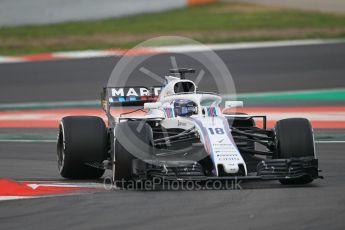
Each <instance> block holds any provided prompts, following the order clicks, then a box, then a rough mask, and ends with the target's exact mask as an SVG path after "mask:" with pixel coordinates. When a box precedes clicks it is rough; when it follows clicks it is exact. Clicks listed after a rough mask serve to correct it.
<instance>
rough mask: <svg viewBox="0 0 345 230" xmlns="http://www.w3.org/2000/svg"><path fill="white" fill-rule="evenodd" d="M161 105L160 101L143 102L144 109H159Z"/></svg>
mask: <svg viewBox="0 0 345 230" xmlns="http://www.w3.org/2000/svg"><path fill="white" fill-rule="evenodd" d="M161 106H162V103H161V102H150V103H149V102H147V103H145V104H144V109H159V108H160V107H161Z"/></svg>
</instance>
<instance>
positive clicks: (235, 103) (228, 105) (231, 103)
mask: <svg viewBox="0 0 345 230" xmlns="http://www.w3.org/2000/svg"><path fill="white" fill-rule="evenodd" d="M239 107H243V101H225V106H224V109H223V111H224V110H226V109H231V108H239Z"/></svg>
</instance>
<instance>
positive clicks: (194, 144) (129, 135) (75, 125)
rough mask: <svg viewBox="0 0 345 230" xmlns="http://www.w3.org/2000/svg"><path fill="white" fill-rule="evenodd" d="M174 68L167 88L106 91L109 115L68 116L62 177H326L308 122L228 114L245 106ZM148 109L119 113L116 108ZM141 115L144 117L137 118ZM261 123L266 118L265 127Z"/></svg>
mask: <svg viewBox="0 0 345 230" xmlns="http://www.w3.org/2000/svg"><path fill="white" fill-rule="evenodd" d="M194 72H195V71H194V70H193V69H173V70H170V73H171V76H166V77H165V78H166V85H165V86H163V87H153V88H150V89H148V88H145V87H106V88H104V90H103V93H102V105H103V109H104V110H105V112H106V115H107V117H108V125H107V126H106V125H105V123H104V121H103V119H101V118H99V117H93V116H68V117H64V118H63V119H62V120H61V123H60V127H59V135H58V142H57V154H58V167H59V171H60V174H61V176H63V177H65V178H70V179H80V178H88V179H91V178H99V177H102V175H103V174H104V171H105V170H106V169H110V170H112V175H113V180H114V181H138V180H139V181H146V180H152V179H154V178H161V179H166V180H180V181H189V180H192V181H207V180H215V179H217V180H224V181H226V180H234V179H236V180H246V179H262V180H279V181H280V182H281V183H282V184H306V183H310V182H312V181H313V180H314V179H316V178H319V177H320V176H319V170H318V160H317V159H316V158H315V147H314V138H313V130H312V127H311V124H310V122H309V121H308V120H307V119H304V118H290V119H284V120H280V121H278V122H277V124H276V126H275V128H274V129H267V128H266V117H265V116H250V115H248V114H243V113H223V111H224V110H228V111H229V110H231V108H235V107H239V106H242V105H243V103H242V102H239V101H226V102H225V103H223V104H224V106H223V109H221V107H220V104H221V102H222V98H221V97H220V96H219V95H217V94H215V93H208V92H200V91H198V90H197V86H196V85H195V83H194V82H192V81H190V80H188V79H186V78H185V74H187V73H194ZM119 106H121V107H124V106H141V107H140V108H139V109H136V110H133V111H130V112H126V113H123V114H121V116H119V117H115V116H113V115H112V110H113V109H117V108H116V107H119ZM139 110H141V111H142V112H144V115H141V116H138V115H135V113H132V112H137V111H139ZM254 119H262V120H263V128H259V127H257V126H256V124H255V120H254Z"/></svg>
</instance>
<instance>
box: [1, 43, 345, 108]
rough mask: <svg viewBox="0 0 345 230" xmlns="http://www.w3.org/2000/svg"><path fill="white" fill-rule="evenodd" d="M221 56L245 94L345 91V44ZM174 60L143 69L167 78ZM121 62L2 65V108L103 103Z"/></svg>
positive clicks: (138, 79) (139, 78)
mask: <svg viewBox="0 0 345 230" xmlns="http://www.w3.org/2000/svg"><path fill="white" fill-rule="evenodd" d="M217 54H218V55H219V57H221V58H222V60H223V61H224V63H225V64H226V65H227V66H228V68H229V69H230V71H231V74H232V77H233V79H234V83H235V87H236V91H237V92H239V93H243V92H266V91H286V90H303V89H327V88H342V87H345V81H344V73H345V65H344V60H345V43H340V44H324V45H307V46H295V47H293V46H291V47H279V48H278V47H276V48H257V49H244V50H231V51H219V52H217ZM170 56H171V55H169V54H166V55H156V56H154V57H152V58H150V59H148V60H147V61H146V62H144V63H143V64H142V65H141V66H143V67H145V68H147V69H149V70H150V71H152V72H154V73H156V74H158V75H160V76H164V75H165V74H166V73H167V70H168V69H169V68H171V67H172V66H171V61H170ZM175 56H176V61H177V64H178V66H179V67H194V68H196V70H197V71H198V70H200V69H201V68H203V66H200V64H199V63H196V62H193V61H192V60H191V59H190V58H188V57H186V56H184V55H181V54H180V55H175ZM118 60H119V58H118V57H109V58H96V59H95V58H91V59H80V60H68V61H45V62H31V63H16V64H1V66H0V76H1V77H0V103H12V102H44V101H65V100H67V101H71V100H94V99H98V98H99V97H100V91H101V90H100V89H101V88H102V87H103V86H105V85H106V84H107V82H108V78H109V77H110V74H111V72H112V70H113V68H114V67H115V64H116V62H117V61H118ZM192 79H193V77H192ZM213 83H214V81H213V80H212V78H211V77H208V73H207V72H206V75H205V77H204V78H203V79H202V81H201V82H200V85H199V87H200V88H201V89H204V90H214V86H213ZM127 84H128V85H144V86H152V85H157V84H159V82H157V81H155V80H153V79H150V78H148V77H147V76H146V75H144V74H143V73H141V72H140V71H138V70H137V69H135V70H133V74H132V76H131V78H130V79H129V80H128V83H127Z"/></svg>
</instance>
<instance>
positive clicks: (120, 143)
mask: <svg viewBox="0 0 345 230" xmlns="http://www.w3.org/2000/svg"><path fill="white" fill-rule="evenodd" d="M152 141H153V133H152V128H151V126H150V125H149V124H147V123H146V122H145V121H127V122H121V123H119V124H117V125H116V129H115V170H114V171H113V178H114V179H115V183H117V182H129V181H131V180H132V179H133V176H132V162H133V160H134V159H137V158H139V159H140V158H148V157H152Z"/></svg>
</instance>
